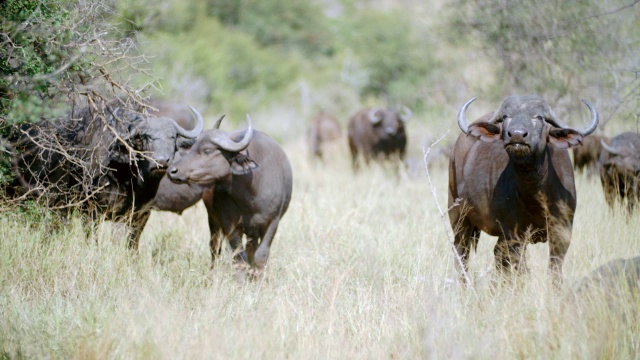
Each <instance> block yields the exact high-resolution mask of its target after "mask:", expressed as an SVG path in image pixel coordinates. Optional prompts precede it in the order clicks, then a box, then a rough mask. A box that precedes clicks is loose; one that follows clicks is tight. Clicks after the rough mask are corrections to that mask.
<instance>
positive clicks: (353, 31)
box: [336, 10, 437, 105]
mask: <svg viewBox="0 0 640 360" xmlns="http://www.w3.org/2000/svg"><path fill="white" fill-rule="evenodd" d="M337 33H338V34H339V35H340V37H339V38H340V42H339V44H340V49H341V50H342V51H351V52H352V53H353V56H354V58H355V61H356V64H358V65H359V67H360V70H361V71H363V72H364V74H366V81H365V82H364V84H363V85H362V87H361V88H360V93H361V95H362V96H364V97H367V96H376V97H382V98H385V99H386V100H387V101H389V102H401V103H404V104H408V105H415V104H416V103H419V102H421V101H422V100H423V99H422V96H420V95H419V94H420V93H421V92H422V91H421V90H420V89H421V88H423V87H426V86H429V85H430V77H431V76H432V74H433V73H434V72H435V71H434V68H435V67H436V66H437V63H436V60H435V58H434V56H433V55H432V51H433V48H432V47H431V46H430V41H429V39H428V38H419V37H418V34H417V29H416V27H415V25H413V24H412V22H411V21H410V17H409V16H408V15H407V14H406V13H404V12H401V11H391V12H379V11H374V10H365V11H358V12H357V13H354V14H353V15H352V16H347V17H345V18H344V19H343V20H342V21H341V22H339V24H338V26H337ZM338 34H337V35H336V37H338Z"/></svg>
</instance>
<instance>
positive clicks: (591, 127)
mask: <svg viewBox="0 0 640 360" xmlns="http://www.w3.org/2000/svg"><path fill="white" fill-rule="evenodd" d="M582 102H583V103H584V104H585V105H587V107H588V108H589V110H591V123H590V124H589V126H587V127H586V128H585V129H584V130H580V131H578V132H579V133H580V134H581V135H582V136H587V135H589V134H591V133H592V132H594V131H595V130H596V128H597V127H598V121H599V116H598V112H597V111H596V109H595V108H594V107H593V106H591V104H589V102H588V101H587V100H582Z"/></svg>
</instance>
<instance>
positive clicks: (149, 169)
mask: <svg viewBox="0 0 640 360" xmlns="http://www.w3.org/2000/svg"><path fill="white" fill-rule="evenodd" d="M119 104H120V101H119V100H114V101H112V102H109V103H99V104H97V105H95V106H88V107H86V108H83V109H80V110H78V111H73V112H72V113H71V114H70V116H69V117H68V118H63V119H58V120H56V121H44V120H43V121H41V122H39V123H36V124H33V125H30V126H28V127H27V130H24V129H22V130H21V131H20V132H19V134H20V135H19V136H18V138H17V139H15V140H13V141H12V142H15V143H16V144H20V147H17V146H16V147H15V148H16V149H18V150H21V151H20V152H19V153H20V154H21V155H20V157H19V158H17V159H16V163H17V166H16V170H15V172H16V174H15V175H16V176H15V177H16V178H15V180H14V183H13V184H12V185H11V186H10V187H9V191H8V192H9V193H10V194H13V195H18V196H23V197H24V196H27V195H38V196H39V198H40V199H41V200H43V198H44V200H43V201H47V206H50V207H54V208H59V209H60V210H61V211H66V212H68V211H70V210H78V211H80V212H82V213H84V214H86V215H88V218H89V219H97V218H104V219H107V220H112V221H116V222H125V223H127V225H128V226H129V228H130V230H131V231H130V235H129V246H130V247H131V248H135V249H137V247H138V241H139V239H140V235H141V233H142V230H143V229H144V226H145V224H146V222H147V220H148V218H149V215H150V211H151V208H150V204H151V202H152V201H153V199H154V197H155V195H156V192H157V190H158V187H159V184H160V181H161V179H162V178H163V177H164V175H165V172H166V169H167V168H168V166H169V164H170V163H171V162H172V161H173V158H174V155H175V153H176V143H177V142H178V141H179V138H180V137H182V138H190V139H193V138H195V137H196V136H197V135H198V134H200V132H201V131H202V128H203V119H202V116H201V115H200V114H199V113H198V112H197V111H196V110H195V109H194V108H190V111H191V113H192V116H194V117H195V119H197V126H195V128H194V129H192V130H185V129H184V128H182V127H181V126H180V125H178V124H177V123H176V122H175V121H174V120H173V119H171V118H168V117H164V116H159V117H157V116H152V115H145V114H143V113H141V112H139V110H140V109H135V111H134V110H133V109H124V108H121V107H119ZM44 141H48V142H49V143H53V144H58V145H60V144H62V146H63V148H64V151H61V150H59V149H56V148H52V147H44V146H42V143H43V142H44ZM34 189H36V190H35V191H34ZM70 204H75V205H73V206H70ZM63 215H64V214H63Z"/></svg>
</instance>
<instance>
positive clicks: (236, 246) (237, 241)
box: [227, 228, 249, 264]
mask: <svg viewBox="0 0 640 360" xmlns="http://www.w3.org/2000/svg"><path fill="white" fill-rule="evenodd" d="M227 238H228V239H229V245H230V246H231V250H232V251H233V253H234V256H233V260H234V261H235V262H236V263H238V264H240V263H244V264H249V259H248V258H247V252H246V251H245V250H244V249H243V248H242V231H240V229H238V228H235V229H233V230H232V231H231V233H229V235H227Z"/></svg>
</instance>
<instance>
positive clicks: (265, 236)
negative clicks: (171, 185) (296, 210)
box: [167, 116, 293, 276]
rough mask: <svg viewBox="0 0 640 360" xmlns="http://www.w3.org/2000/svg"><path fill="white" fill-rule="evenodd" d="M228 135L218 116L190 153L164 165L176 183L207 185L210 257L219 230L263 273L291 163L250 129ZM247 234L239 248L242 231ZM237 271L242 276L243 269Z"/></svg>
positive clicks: (239, 258) (241, 259) (240, 259)
mask: <svg viewBox="0 0 640 360" xmlns="http://www.w3.org/2000/svg"><path fill="white" fill-rule="evenodd" d="M247 120H248V121H249V127H248V129H247V130H246V131H241V132H236V133H233V134H231V135H228V134H226V133H224V132H222V131H221V130H219V129H218V127H219V122H218V123H217V124H216V126H215V127H214V128H213V129H212V130H209V131H205V132H203V133H202V134H201V135H200V136H199V137H198V139H197V141H196V143H195V144H194V145H193V148H192V149H191V151H190V152H189V153H187V154H186V155H185V156H183V157H182V158H181V159H180V160H179V161H177V162H175V163H174V164H173V165H172V166H171V167H170V168H169V170H168V172H167V174H168V176H169V178H170V179H171V180H172V181H174V182H176V183H188V184H199V185H201V186H203V187H205V188H206V189H205V191H204V194H203V200H204V203H205V206H206V208H207V213H208V217H209V229H210V232H211V242H210V250H211V256H212V258H213V260H215V258H216V257H217V255H219V253H220V250H221V246H220V245H221V244H220V235H223V236H224V237H225V238H227V239H228V241H229V244H230V245H231V248H232V249H233V250H234V251H235V252H237V254H236V256H235V260H236V262H237V263H239V264H241V265H242V264H244V265H249V266H251V267H252V268H253V269H254V270H257V273H258V275H259V274H261V273H262V270H263V269H264V267H265V265H266V264H267V260H268V258H269V250H270V247H271V244H272V241H273V237H274V235H275V233H276V230H277V229H278V224H279V222H280V219H281V218H282V216H283V215H284V213H285V212H286V211H287V208H288V207H289V201H290V200H291V190H292V183H293V181H292V174H291V165H290V164H289V160H288V158H287V155H286V154H285V153H284V151H283V150H282V148H281V147H280V145H278V143H277V142H275V141H274V140H273V139H272V138H270V137H269V136H267V135H266V134H264V133H262V132H260V131H254V130H253V128H252V127H251V120H250V119H249V117H248V116H247ZM243 234H244V235H246V236H247V243H246V249H245V250H243V249H242V236H243ZM239 275H242V276H244V271H241V272H240V273H239Z"/></svg>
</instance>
